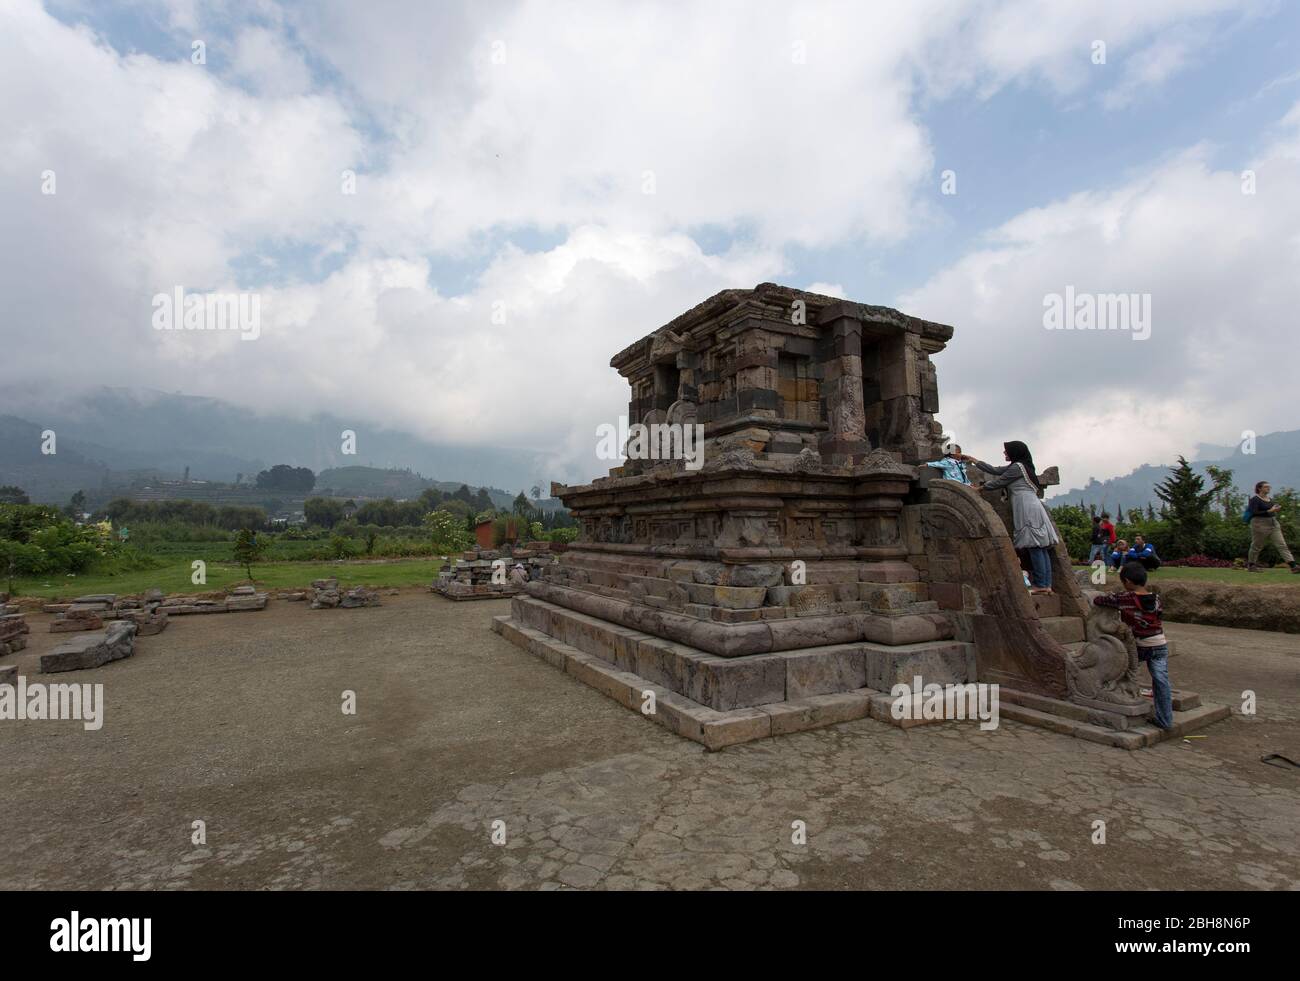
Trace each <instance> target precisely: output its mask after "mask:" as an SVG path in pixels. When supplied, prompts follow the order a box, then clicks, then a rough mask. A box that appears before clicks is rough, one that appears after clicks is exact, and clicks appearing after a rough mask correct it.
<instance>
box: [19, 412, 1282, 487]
mask: <svg viewBox="0 0 1300 981" xmlns="http://www.w3.org/2000/svg"><path fill="white" fill-rule="evenodd" d="M46 401H48V400H38V399H34V398H32V397H31V396H30V395H28V396H24V395H22V394H20V393H17V392H5V393H0V485H4V484H14V485H17V486H19V487H22V488H23V489H24V490H25V491H27V493H28V495H29V496H30V497H31V499H32V500H33V501H42V502H49V503H57V504H65V503H67V501H68V498H69V497H71V496H72V494H74V493H75V492H76V491H78V490H84V491H86V492H87V494H88V495H89V496H90V498H91V500H92V501H97V502H99V503H103V502H104V501H106V500H107V498H108V496H111V495H112V494H113V493H114V491H115V490H121V489H125V488H128V487H130V486H132V485H133V484H135V485H137V486H138V485H139V484H140V483H141V482H142V481H152V482H155V483H156V482H158V481H175V480H179V479H180V478H181V477H182V476H183V475H185V474H186V473H187V471H188V476H189V478H190V479H191V480H195V481H214V482H222V483H234V482H235V481H236V479H237V478H239V479H240V480H241V482H242V483H243V484H251V483H252V482H253V480H254V478H255V476H256V474H257V473H258V472H259V471H261V470H265V469H267V468H269V467H271V466H272V465H274V464H277V463H286V464H289V465H291V466H295V467H310V468H311V469H312V471H314V472H315V473H316V474H318V479H317V484H316V488H317V490H318V491H320V490H324V489H326V488H327V487H329V488H332V489H333V490H334V491H335V493H337V494H340V495H342V496H355V497H378V496H392V497H397V498H402V497H414V496H416V495H418V493H419V491H420V489H422V488H424V487H427V486H430V485H432V486H436V487H438V488H440V489H442V490H447V491H454V490H455V489H456V488H457V487H459V486H460V485H461V484H468V485H469V486H470V487H471V488H477V487H487V488H488V489H489V492H490V493H491V494H492V497H493V499H494V500H496V499H498V498H502V499H504V498H506V497H513V496H514V494H516V493H518V491H519V490H520V489H523V490H525V492H526V493H528V494H529V496H530V497H531V496H532V488H533V487H534V486H539V487H540V488H541V490H542V496H543V497H547V496H549V491H550V477H551V475H550V474H548V472H547V469H548V468H547V462H546V460H545V458H544V457H543V456H542V455H541V454H537V453H533V452H530V451H527V450H522V449H518V448H501V447H492V446H442V445H436V444H433V443H430V442H427V441H425V440H422V439H420V438H419V437H416V436H413V435H411V434H409V433H404V432H399V431H395V430H384V429H365V430H361V431H358V432H357V442H356V445H357V453H356V454H355V455H349V454H345V453H344V452H343V451H342V450H343V447H342V438H341V437H342V434H343V431H344V430H346V429H350V428H351V429H355V428H356V427H355V424H352V425H351V426H350V425H349V424H346V423H344V422H342V421H341V420H340V419H338V418H336V417H334V416H330V415H317V416H313V417H311V418H310V419H294V418H291V417H287V416H283V415H258V414H257V413H255V412H252V411H250V410H248V409H243V408H240V407H238V406H234V405H231V404H229V403H227V402H222V401H221V400H219V399H213V398H204V397H198V396H189V395H181V394H168V393H164V392H158V391H152V390H144V389H121V388H107V387H104V388H98V389H94V390H91V391H89V392H87V393H84V394H82V395H79V396H75V397H68V398H64V399H61V400H57V401H53V402H49V404H44V402H46ZM38 402H40V403H42V404H40V405H39V408H36V404H37V403H38ZM3 413H8V414H3ZM47 430H53V431H54V433H55V434H56V438H57V443H56V453H55V454H53V455H46V454H43V453H42V452H41V444H42V433H43V432H45V431H47ZM1253 449H1254V453H1245V452H1243V449H1242V447H1241V446H1213V445H1207V444H1202V445H1200V446H1199V447H1197V448H1196V449H1195V450H1194V451H1193V452H1192V459H1193V464H1192V465H1193V467H1194V468H1195V469H1196V470H1197V471H1198V472H1200V473H1202V474H1203V473H1205V468H1206V466H1207V465H1214V466H1218V467H1223V468H1226V469H1230V470H1232V471H1234V473H1235V481H1236V484H1237V486H1238V488H1239V489H1241V490H1242V491H1245V492H1247V493H1249V492H1250V490H1251V488H1252V487H1253V486H1254V484H1255V481H1257V480H1268V481H1270V482H1271V483H1272V484H1273V486H1274V487H1275V488H1278V489H1281V488H1282V487H1288V486H1289V487H1300V430H1292V431H1287V432H1277V433H1269V434H1267V435H1264V436H1260V437H1258V438H1257V439H1256V441H1255V445H1254V447H1253ZM1173 462H1174V461H1168V462H1165V463H1157V464H1145V465H1143V466H1141V467H1138V468H1137V469H1136V470H1134V471H1132V472H1131V473H1129V474H1126V475H1124V476H1119V477H1112V478H1109V479H1107V480H1096V479H1093V480H1090V481H1089V482H1088V483H1087V484H1086V485H1085V486H1083V487H1081V488H1071V489H1069V490H1061V491H1060V492H1059V493H1057V494H1055V495H1053V496H1052V497H1051V498H1050V499H1049V503H1051V504H1081V505H1085V506H1086V505H1088V504H1096V505H1097V506H1098V507H1099V508H1101V507H1105V508H1109V509H1112V510H1114V509H1117V508H1120V507H1123V508H1124V509H1125V510H1127V509H1129V508H1131V507H1136V506H1145V505H1146V504H1147V503H1149V502H1155V501H1156V500H1157V499H1156V495H1155V485H1156V484H1157V483H1159V482H1160V481H1162V480H1164V479H1165V478H1166V477H1167V476H1168V475H1169V468H1170V467H1171V466H1172V465H1173Z"/></svg>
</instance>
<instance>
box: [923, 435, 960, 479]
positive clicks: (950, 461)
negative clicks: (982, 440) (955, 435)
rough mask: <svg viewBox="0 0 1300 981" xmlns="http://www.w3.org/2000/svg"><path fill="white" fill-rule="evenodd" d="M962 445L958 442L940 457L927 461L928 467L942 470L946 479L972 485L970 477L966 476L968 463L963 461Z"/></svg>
mask: <svg viewBox="0 0 1300 981" xmlns="http://www.w3.org/2000/svg"><path fill="white" fill-rule="evenodd" d="M961 461H962V455H961V447H960V446H958V445H957V444H956V443H954V444H952V448H951V449H950V450H948V452H947V453H945V454H944V455H943V456H942V457H941V458H940V459H938V460H930V461H928V462H927V463H926V466H927V467H934V469H936V470H938V471H940V473H941V474H942V476H943V479H944V480H955V481H957V483H959V484H966V485H967V486H969V485H970V478H969V477H967V476H966V464H964V463H962V462H961Z"/></svg>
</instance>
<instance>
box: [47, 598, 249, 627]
mask: <svg viewBox="0 0 1300 981" xmlns="http://www.w3.org/2000/svg"><path fill="white" fill-rule="evenodd" d="M266 601H267V594H266V593H259V592H258V591H257V590H256V589H255V588H254V587H252V586H236V587H235V588H234V589H232V590H231V591H230V595H228V596H222V597H221V598H219V599H213V598H196V597H194V596H172V597H164V596H163V592H162V590H161V589H150V590H148V591H147V592H146V593H145V594H144V596H143V598H141V599H129V598H124V599H118V597H117V595H116V594H114V593H102V594H95V595H91V596H78V597H77V598H76V599H75V600H73V601H72V602H71V603H46V604H45V607H44V610H45V612H46V613H53V614H55V618H54V621H53V622H52V623H51V624H50V632H51V633H64V632H76V631H84V630H99V629H101V628H102V627H103V625H104V623H105V622H107V621H112V620H131V621H133V622H134V623H135V624H136V625H137V626H138V627H139V628H140V636H142V637H144V636H148V635H150V634H156V633H159V632H161V631H162V630H163V629H165V628H166V626H167V619H168V617H169V616H185V615H188V614H195V613H237V612H241V611H245V610H264V609H266Z"/></svg>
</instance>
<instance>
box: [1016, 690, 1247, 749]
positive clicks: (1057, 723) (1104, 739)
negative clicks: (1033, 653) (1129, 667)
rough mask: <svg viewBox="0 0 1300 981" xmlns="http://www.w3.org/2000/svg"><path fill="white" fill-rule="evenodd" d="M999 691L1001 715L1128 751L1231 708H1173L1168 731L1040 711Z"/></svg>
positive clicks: (1186, 731) (1187, 729)
mask: <svg viewBox="0 0 1300 981" xmlns="http://www.w3.org/2000/svg"><path fill="white" fill-rule="evenodd" d="M1001 694H1002V698H1001V699H1000V702H1001V704H1000V714H1001V716H1002V718H1005V719H1011V720H1013V721H1015V722H1023V723H1025V724H1027V725H1032V726H1038V727H1039V728H1042V729H1050V730H1052V731H1053V732H1059V733H1061V734H1062V735H1066V736H1073V737H1075V738H1076V739H1086V740H1088V741H1089V742H1094V743H1102V744H1104V745H1107V746H1117V747H1119V748H1120V749H1129V750H1134V749H1143V748H1145V747H1147V746H1154V745H1156V744H1157V743H1161V742H1165V741H1167V740H1170V739H1179V738H1182V737H1183V736H1186V735H1187V734H1189V733H1191V732H1195V731H1196V730H1198V729H1203V728H1204V727H1205V726H1208V725H1211V724H1212V723H1215V722H1219V721H1221V720H1222V719H1226V718H1228V717H1229V716H1230V715H1232V710H1231V709H1230V708H1228V706H1226V705H1199V706H1197V707H1195V708H1190V709H1187V710H1186V711H1177V710H1175V712H1174V724H1173V726H1172V727H1171V728H1170V729H1168V730H1161V729H1157V728H1156V727H1155V726H1153V725H1150V724H1142V725H1137V726H1134V727H1133V728H1131V729H1122V730H1121V729H1108V728H1106V727H1104V726H1099V725H1093V724H1091V723H1088V722H1082V721H1080V720H1078V719H1076V718H1071V717H1068V716H1066V715H1062V714H1057V713H1055V712H1044V711H1040V710H1039V709H1036V708H1030V707H1029V706H1028V705H1025V704H1017V702H1014V701H1011V700H1009V699H1007V698H1006V694H1005V691H1003V692H1002V693H1001Z"/></svg>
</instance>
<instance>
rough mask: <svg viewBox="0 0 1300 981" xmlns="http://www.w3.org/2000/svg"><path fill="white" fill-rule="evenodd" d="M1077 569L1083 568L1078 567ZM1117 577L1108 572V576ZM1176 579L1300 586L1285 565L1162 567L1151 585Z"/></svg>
mask: <svg viewBox="0 0 1300 981" xmlns="http://www.w3.org/2000/svg"><path fill="white" fill-rule="evenodd" d="M1075 568H1083V567H1082V566H1076V567H1075ZM1112 575H1116V573H1114V572H1107V576H1112ZM1175 579H1189V580H1193V581H1195V582H1226V583H1232V584H1233V585H1236V586H1264V585H1274V586H1300V576H1297V575H1295V574H1293V573H1292V572H1291V570H1290V569H1288V568H1287V567H1286V566H1284V565H1279V566H1276V567H1275V568H1272V569H1265V570H1264V571H1263V572H1247V571H1246V570H1245V569H1188V568H1183V567H1180V566H1167V565H1166V566H1161V567H1160V568H1159V569H1158V570H1156V572H1155V573H1153V574H1152V576H1151V580H1150V584H1151V585H1157V586H1158V585H1159V584H1160V583H1162V582H1171V581H1173V580H1175Z"/></svg>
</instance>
